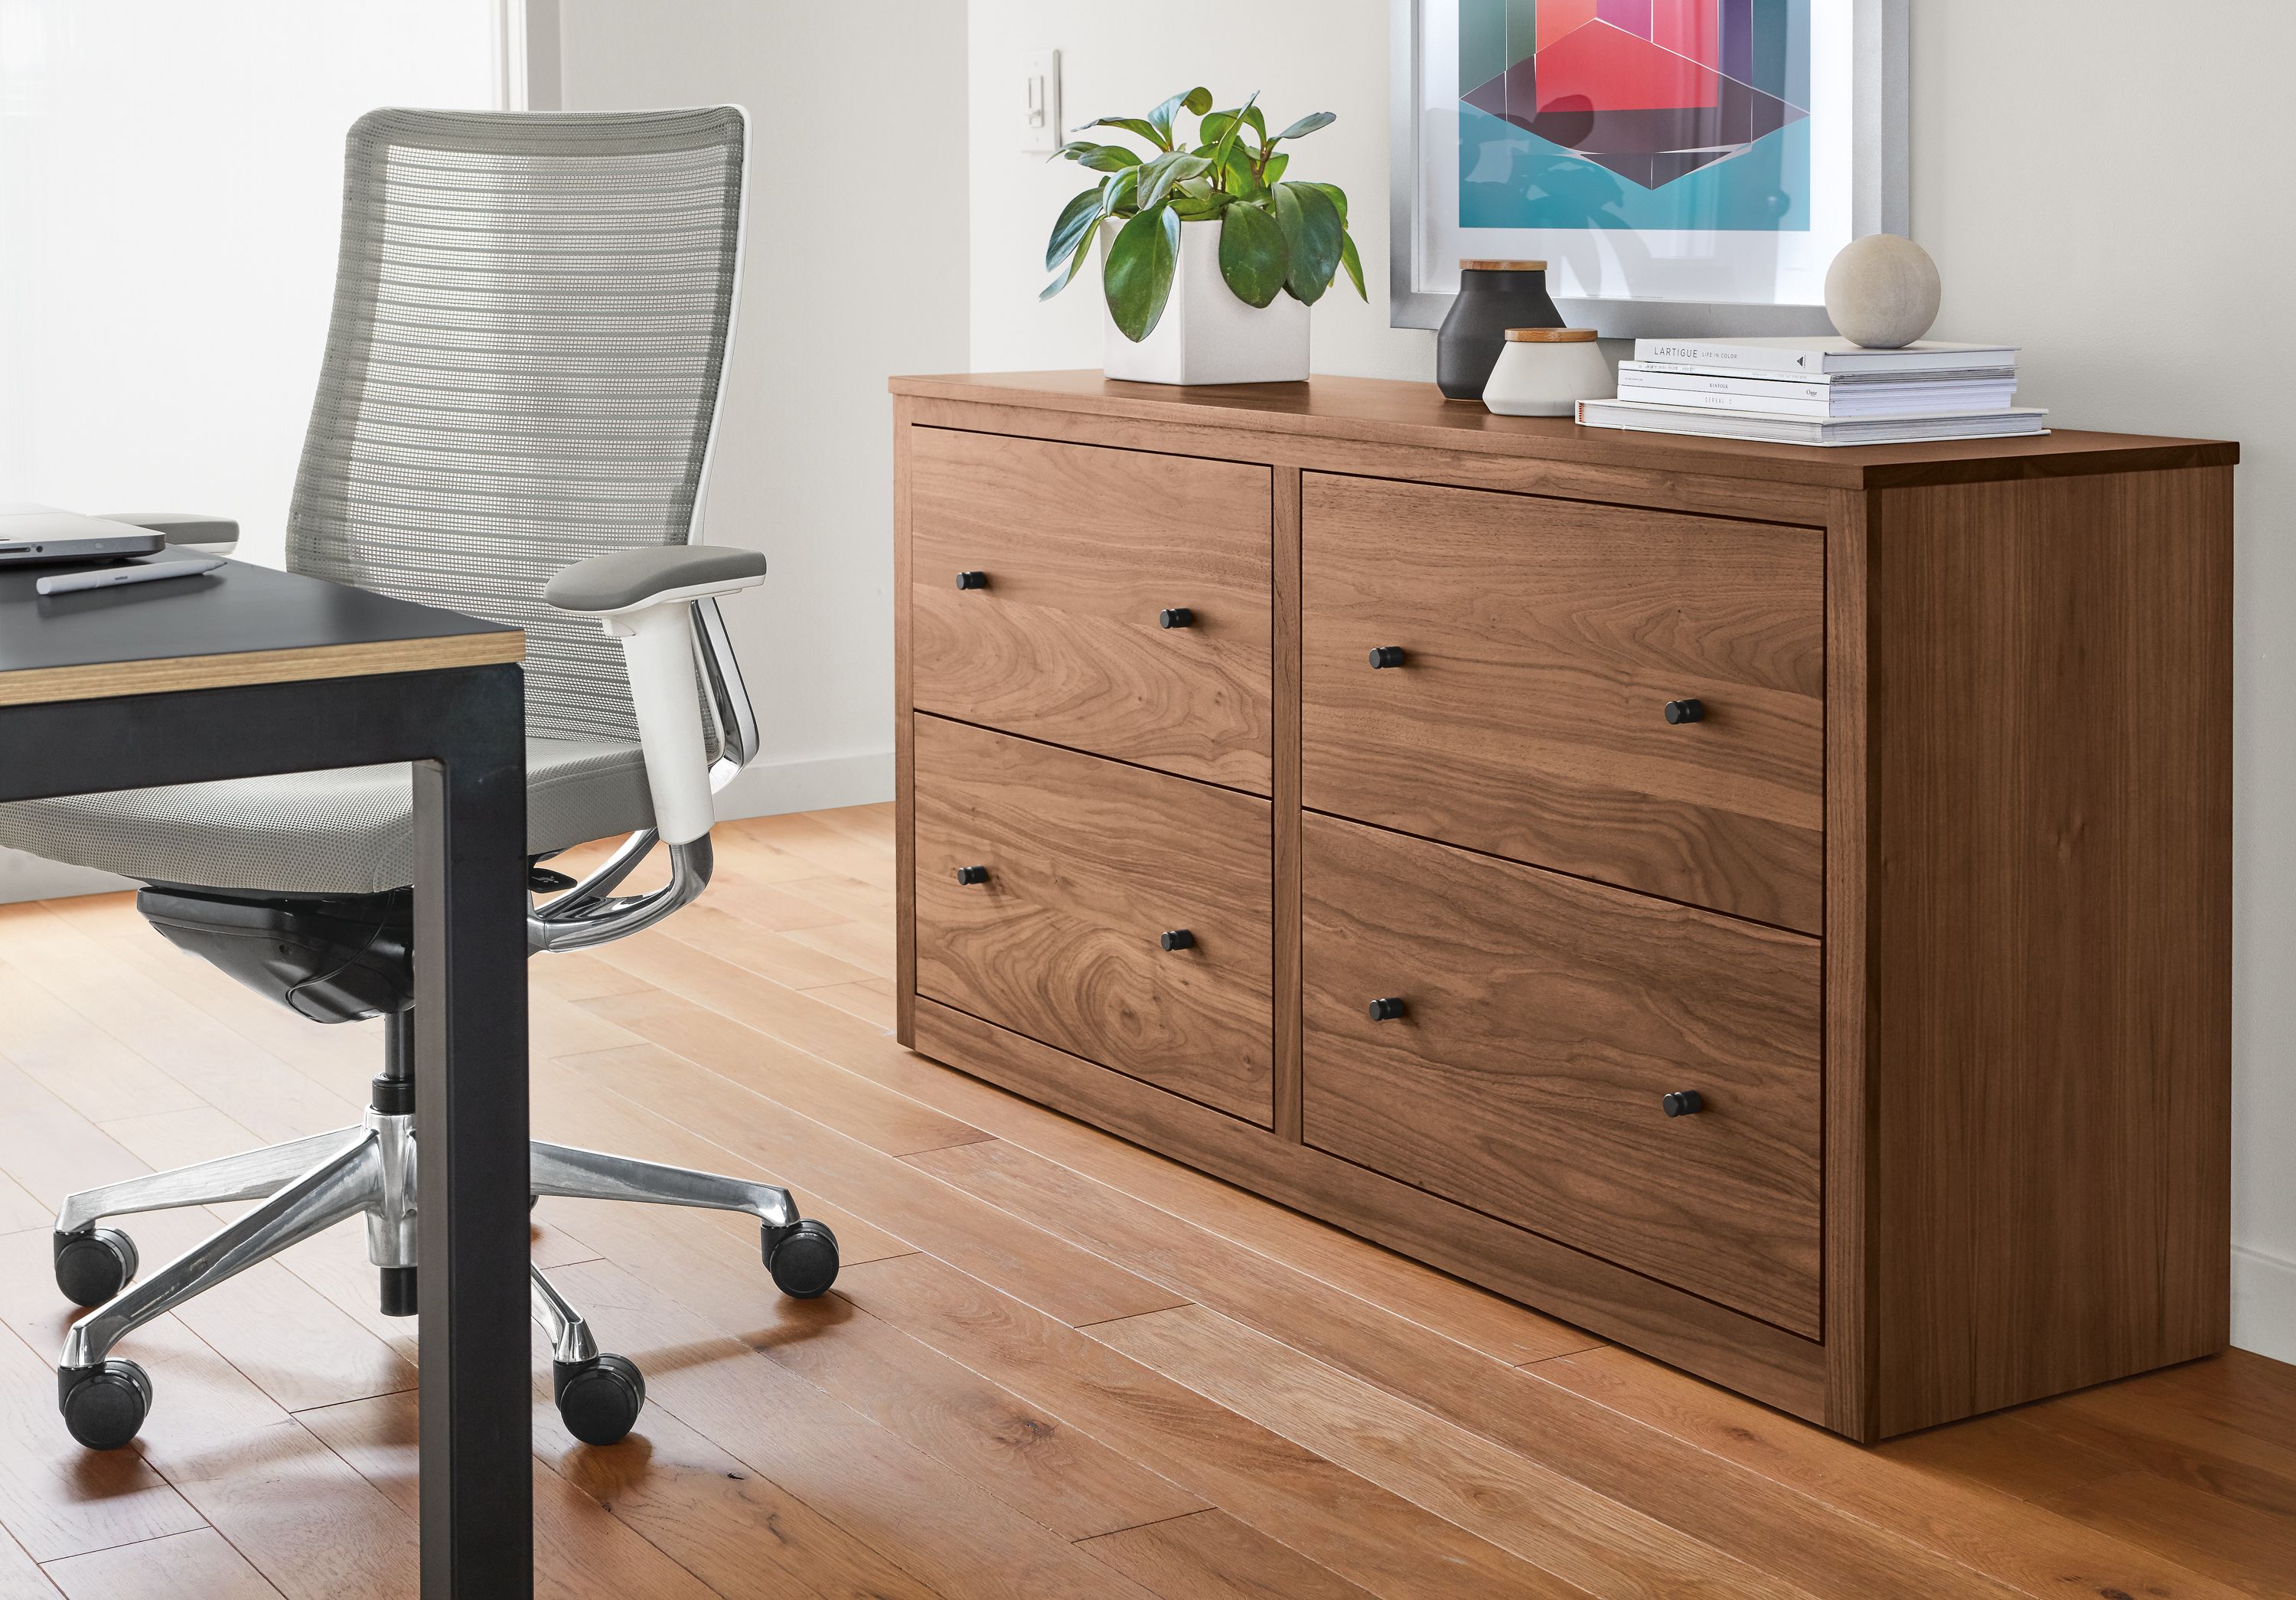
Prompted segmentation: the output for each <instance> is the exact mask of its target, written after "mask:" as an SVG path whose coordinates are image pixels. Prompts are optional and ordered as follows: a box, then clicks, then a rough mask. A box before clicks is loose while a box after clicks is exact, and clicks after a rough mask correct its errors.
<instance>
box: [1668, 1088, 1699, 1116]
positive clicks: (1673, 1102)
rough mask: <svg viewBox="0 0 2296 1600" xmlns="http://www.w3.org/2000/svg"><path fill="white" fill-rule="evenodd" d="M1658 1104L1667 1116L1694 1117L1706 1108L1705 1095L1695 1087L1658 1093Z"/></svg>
mask: <svg viewBox="0 0 2296 1600" xmlns="http://www.w3.org/2000/svg"><path fill="white" fill-rule="evenodd" d="M1658 1105H1659V1109H1660V1110H1661V1111H1662V1112H1665V1113H1666V1114H1667V1115H1668V1116H1669V1117H1694V1116H1696V1115H1697V1114H1698V1113H1699V1112H1702V1111H1704V1110H1705V1109H1706V1097H1705V1096H1704V1095H1701V1094H1700V1093H1699V1092H1698V1091H1697V1090H1696V1089H1677V1090H1675V1092H1674V1093H1673V1094H1671V1095H1660V1096H1659V1101H1658Z"/></svg>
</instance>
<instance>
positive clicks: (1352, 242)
mask: <svg viewBox="0 0 2296 1600" xmlns="http://www.w3.org/2000/svg"><path fill="white" fill-rule="evenodd" d="M1340 265H1341V266H1342V267H1346V268H1347V269H1348V277H1349V279H1350V280H1351V281H1352V282H1353V283H1354V284H1355V286H1356V292H1357V294H1360V295H1362V296H1363V298H1364V299H1365V301H1368V300H1370V299H1371V296H1370V295H1369V294H1368V293H1365V290H1364V281H1363V258H1362V257H1361V256H1358V255H1357V254H1356V237H1355V235H1354V234H1341V235H1340Z"/></svg>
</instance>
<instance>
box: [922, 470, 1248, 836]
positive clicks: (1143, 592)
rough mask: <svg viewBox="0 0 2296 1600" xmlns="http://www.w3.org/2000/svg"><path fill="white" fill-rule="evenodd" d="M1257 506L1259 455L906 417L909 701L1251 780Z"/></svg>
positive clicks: (1088, 747)
mask: <svg viewBox="0 0 2296 1600" xmlns="http://www.w3.org/2000/svg"><path fill="white" fill-rule="evenodd" d="M1272 505H1273V499H1272V489H1271V487H1270V477H1269V472H1268V469H1267V468H1266V467H1265V466H1246V465H1242V464H1238V463H1235V462H1226V461H1196V460H1190V459H1187V458H1185V457H1182V456H1177V455H1151V454H1148V453H1145V452H1143V451H1138V450H1111V449H1103V448H1100V447H1095V446H1087V445H1065V444H1054V443H1051V442H1048V441H1046V440H1043V439H1012V438H1006V437H1004V436H1002V435H997V434H989V433H964V432H957V431H951V430H947V429H940V428H912V429H910V430H909V526H910V569H909V572H910V591H909V597H910V604H911V607H912V610H911V612H910V630H911V631H910V652H911V654H910V659H911V666H910V671H911V677H912V683H913V685H914V692H913V701H914V704H915V706H916V708H917V709H918V710H924V711H937V712H939V713H940V714H942V715H944V716H947V717H955V718H962V719H963V720H964V721H966V722H975V723H982V724H985V725H988V726H993V727H1000V728H1007V729H1010V730H1011V731H1013V732H1014V733H1018V734H1026V735H1028V736H1029V737H1030V738H1032V739H1042V740H1046V741H1048V742H1049V743H1054V744H1064V745H1069V746H1070V747H1072V748H1074V749H1077V750H1085V751H1093V752H1094V753H1095V754H1098V755H1104V756H1114V757H1116V758H1117V759H1119V760H1125V761H1134V762H1137V763H1139V764H1140V765H1142V766H1144V767H1160V768H1161V769H1163V770H1164V771H1167V772H1177V773H1183V774H1185V775H1187V776H1190V777H1196V778H1204V779H1208V780H1210V781H1211V782H1213V783H1217V784H1228V785H1230V786H1232V787H1234V788H1238V789H1248V790H1251V792H1254V793H1258V794H1266V793H1267V784H1268V748H1269V739H1268V726H1269V712H1268V677H1269V671H1270V667H1271V656H1270V652H1269V633H1270V628H1271V619H1270V614H1269V594H1268V585H1269V565H1268V562H1269V555H1268V548H1269V529H1270V519H1271V517H1272V514H1273V513H1272V509H1271V507H1272ZM960 572H978V573H980V574H982V578H983V587H977V588H966V589H960V588H958V587H956V584H957V574H958V573H960ZM1167 611H1186V612H1187V613H1188V614H1189V618H1190V620H1189V621H1188V622H1187V624H1186V625H1185V626H1180V627H1166V626H1163V625H1162V619H1163V618H1164V614H1165V613H1166V612H1167Z"/></svg>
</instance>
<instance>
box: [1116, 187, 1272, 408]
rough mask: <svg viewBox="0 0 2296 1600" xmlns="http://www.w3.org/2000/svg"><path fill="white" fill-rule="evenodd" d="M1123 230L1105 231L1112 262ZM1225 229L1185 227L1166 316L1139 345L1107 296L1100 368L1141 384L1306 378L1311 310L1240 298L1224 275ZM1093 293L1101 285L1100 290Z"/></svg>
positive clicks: (1214, 225) (1212, 225) (1196, 224)
mask: <svg viewBox="0 0 2296 1600" xmlns="http://www.w3.org/2000/svg"><path fill="white" fill-rule="evenodd" d="M1117 226H1118V225H1116V224H1114V223H1103V224H1102V225H1101V230H1100V259H1101V266H1102V267H1103V269H1105V268H1106V267H1107V265H1108V250H1109V247H1110V246H1111V244H1113V243H1114V242H1116V231H1117ZM1219 234H1220V230H1219V224H1218V223H1217V222H1185V223H1182V224H1181V225H1180V259H1179V265H1178V267H1177V268H1176V269H1175V270H1174V272H1173V274H1172V298H1171V299H1169V301H1167V302H1166V304H1165V307H1164V315H1163V316H1162V317H1160V319H1158V321H1157V324H1156V325H1155V326H1154V327H1153V328H1152V329H1151V330H1149V333H1148V337H1147V338H1145V339H1144V340H1142V341H1140V342H1139V343H1137V344H1135V343H1133V342H1132V341H1130V340H1128V339H1127V338H1125V337H1124V334H1123V332H1122V331H1121V330H1119V328H1118V327H1117V325H1116V318H1115V317H1114V316H1111V315H1110V313H1109V311H1108V297H1107V296H1106V294H1104V293H1103V294H1101V297H1100V299H1101V319H1102V323H1103V333H1102V336H1101V337H1102V342H1103V355H1102V357H1101V363H1102V365H1103V367H1104V368H1105V369H1106V371H1107V373H1108V375H1109V376H1110V377H1111V378H1124V379H1128V380H1129V381H1130V382H1135V383H1293V382H1301V381H1302V380H1304V379H1305V378H1306V377H1307V376H1308V308H1307V307H1306V306H1304V305H1302V304H1300V302H1299V301H1298V300H1295V299H1292V297H1291V296H1290V295H1288V294H1283V293H1280V292H1279V293H1278V294H1277V295H1276V297H1275V300H1274V301H1273V302H1272V303H1270V304H1268V305H1267V306H1264V307H1259V308H1255V307H1251V306H1248V305H1246V304H1244V302H1243V301H1242V300H1240V299H1236V298H1235V291H1234V290H1232V289H1230V288H1229V287H1228V286H1227V280H1226V279H1225V278H1223V277H1221V276H1220V269H1219ZM1094 288H1095V292H1097V291H1098V289H1099V286H1098V285H1097V284H1095V285H1094Z"/></svg>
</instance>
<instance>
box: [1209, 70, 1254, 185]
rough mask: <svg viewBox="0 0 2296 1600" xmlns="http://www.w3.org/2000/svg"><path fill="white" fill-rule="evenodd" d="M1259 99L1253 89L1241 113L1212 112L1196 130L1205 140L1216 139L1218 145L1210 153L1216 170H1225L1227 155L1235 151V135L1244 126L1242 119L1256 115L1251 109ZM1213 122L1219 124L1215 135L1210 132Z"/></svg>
mask: <svg viewBox="0 0 2296 1600" xmlns="http://www.w3.org/2000/svg"><path fill="white" fill-rule="evenodd" d="M1258 99H1259V91H1258V90H1256V89H1255V90H1253V91H1252V95H1251V100H1247V101H1245V102H1244V103H1243V109H1242V111H1235V112H1232V113H1226V114H1223V113H1221V112H1218V111H1214V112H1213V113H1212V114H1211V115H1210V116H1208V117H1206V118H1205V119H1204V120H1203V125H1202V127H1201V128H1200V129H1198V131H1199V132H1200V133H1201V135H1203V136H1204V137H1205V138H1207V139H1218V141H1219V144H1218V146H1217V147H1216V148H1215V149H1214V150H1213V151H1212V152H1211V158H1212V166H1213V167H1214V168H1216V169H1218V170H1223V171H1224V170H1226V167H1227V158H1228V154H1229V152H1232V151H1233V150H1234V149H1235V135H1236V133H1237V131H1238V130H1239V129H1241V128H1242V127H1245V126H1246V124H1245V122H1244V119H1245V118H1247V117H1251V116H1256V115H1258V112H1256V111H1254V110H1253V109H1252V107H1253V102H1255V101H1257V100H1258ZM1215 122H1218V123H1220V124H1221V127H1220V128H1219V131H1218V132H1217V133H1215V132H1213V131H1212V125H1213V124H1214V123H1215Z"/></svg>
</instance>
